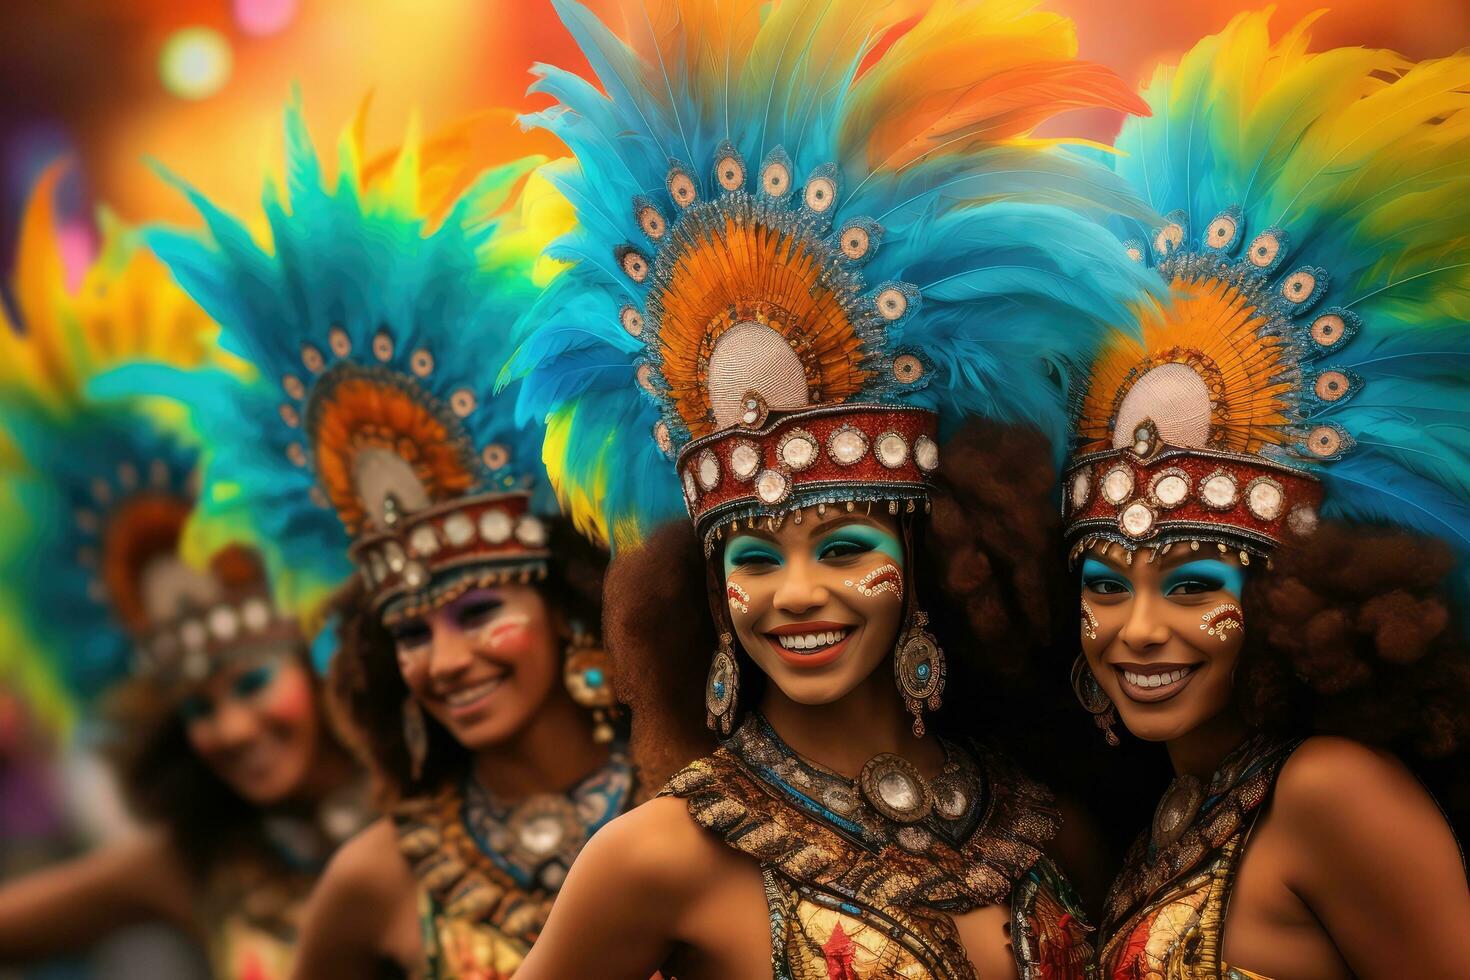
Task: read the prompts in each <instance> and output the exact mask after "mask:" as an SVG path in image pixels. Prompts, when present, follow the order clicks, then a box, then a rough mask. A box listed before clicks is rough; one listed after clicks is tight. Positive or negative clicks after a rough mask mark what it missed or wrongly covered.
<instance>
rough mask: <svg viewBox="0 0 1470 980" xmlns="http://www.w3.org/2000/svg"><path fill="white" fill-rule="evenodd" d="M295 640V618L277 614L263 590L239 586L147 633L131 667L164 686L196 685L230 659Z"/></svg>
mask: <svg viewBox="0 0 1470 980" xmlns="http://www.w3.org/2000/svg"><path fill="white" fill-rule="evenodd" d="M300 642H301V631H300V628H299V627H298V625H297V623H296V620H295V619H292V618H290V617H287V616H283V615H281V614H280V612H278V611H277V609H276V607H275V605H274V604H273V603H272V602H271V599H270V595H269V594H268V593H267V591H266V590H265V588H264V586H259V587H255V588H245V589H241V590H239V591H237V592H235V593H234V594H232V595H229V596H227V597H226V598H224V599H221V600H220V601H219V602H216V603H214V604H213V605H211V606H210V607H209V608H207V609H200V610H195V611H191V612H188V613H184V614H183V615H180V616H177V617H175V618H174V619H172V620H170V621H169V622H166V623H163V624H161V625H159V626H156V627H154V628H153V629H151V630H149V631H148V634H147V635H146V636H145V637H144V638H143V640H142V642H141V643H140V644H139V647H138V651H137V654H136V656H137V669H138V672H139V674H141V675H143V676H145V677H152V678H154V679H158V680H162V681H164V682H167V683H172V682H175V681H180V680H183V681H202V680H204V679H206V678H207V677H209V675H210V674H211V673H213V672H214V670H215V668H216V667H217V666H219V665H220V664H221V663H223V662H225V661H227V660H229V659H230V658H232V657H236V656H241V655H243V654H248V653H255V652H258V651H261V650H265V649H270V648H277V649H282V648H293V647H295V646H296V645H297V644H299V643H300Z"/></svg>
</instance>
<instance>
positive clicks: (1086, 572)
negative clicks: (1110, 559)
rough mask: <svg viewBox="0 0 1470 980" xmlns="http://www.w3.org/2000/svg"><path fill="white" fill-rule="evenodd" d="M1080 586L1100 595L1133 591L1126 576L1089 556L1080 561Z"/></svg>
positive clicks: (1131, 584)
mask: <svg viewBox="0 0 1470 980" xmlns="http://www.w3.org/2000/svg"><path fill="white" fill-rule="evenodd" d="M1082 587H1083V588H1085V589H1090V590H1091V591H1093V592H1096V593H1098V594H1100V595H1118V594H1121V593H1124V592H1132V591H1133V583H1132V582H1130V581H1129V580H1128V576H1126V575H1124V574H1123V573H1122V572H1120V571H1118V570H1117V569H1116V568H1114V567H1112V566H1111V565H1107V564H1104V563H1103V562H1100V561H1098V560H1097V559H1096V558H1089V559H1087V560H1086V561H1084V562H1083V563H1082Z"/></svg>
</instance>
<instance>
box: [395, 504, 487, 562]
mask: <svg viewBox="0 0 1470 980" xmlns="http://www.w3.org/2000/svg"><path fill="white" fill-rule="evenodd" d="M453 517H464V515H463V514H455V515H453ZM453 517H451V520H452V519H453ZM465 523H469V519H468V518H465ZM444 524H445V533H446V534H448V533H449V531H448V525H449V521H445V522H444ZM474 533H475V529H474V527H471V528H470V534H474ZM408 546H409V548H411V549H412V550H413V553H414V554H416V555H432V554H433V553H434V552H436V551H438V550H439V535H437V534H435V533H434V525H432V524H420V525H419V526H418V527H416V528H414V529H413V533H412V534H410V535H409V536H408Z"/></svg>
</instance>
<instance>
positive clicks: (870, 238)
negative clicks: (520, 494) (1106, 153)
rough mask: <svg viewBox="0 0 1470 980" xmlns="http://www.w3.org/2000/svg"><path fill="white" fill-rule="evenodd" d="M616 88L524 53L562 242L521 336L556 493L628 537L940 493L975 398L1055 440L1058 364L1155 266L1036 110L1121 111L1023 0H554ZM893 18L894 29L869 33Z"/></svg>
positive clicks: (612, 532)
mask: <svg viewBox="0 0 1470 980" xmlns="http://www.w3.org/2000/svg"><path fill="white" fill-rule="evenodd" d="M555 6H556V9H557V11H558V13H559V14H560V15H561V17H562V20H563V21H564V22H565V23H566V24H567V26H568V28H569V29H570V30H571V32H572V34H573V35H574V37H575V38H576V40H577V42H578V44H579V45H580V46H581V48H582V51H583V52H584V53H585V54H586V55H587V57H588V59H589V60H590V62H591V64H592V67H593V70H594V71H595V72H596V75H597V80H598V82H600V83H601V85H602V88H603V89H604V90H605V91H606V93H607V95H606V96H604V95H603V94H601V93H600V92H598V91H597V90H596V89H595V88H593V86H592V85H591V84H589V83H588V82H587V81H586V80H584V79H582V78H579V77H577V76H575V75H573V74H571V73H569V72H565V71H562V70H559V69H555V68H550V67H546V66H541V67H538V69H537V71H538V72H539V73H540V74H541V76H542V80H541V81H540V82H538V83H537V84H536V86H535V87H534V89H533V91H537V92H543V93H546V94H549V95H551V96H553V97H554V98H555V99H556V100H557V103H558V104H557V105H556V106H555V107H553V108H551V109H549V110H546V111H545V112H542V113H538V114H536V115H534V116H532V117H530V118H531V121H532V122H533V123H535V124H537V125H541V126H544V127H546V128H547V129H549V130H551V131H552V132H554V133H555V134H556V135H557V136H559V137H560V138H561V139H562V140H563V141H564V142H565V143H566V144H567V145H568V146H569V147H570V148H571V149H572V151H573V153H574V154H575V157H576V163H577V167H576V168H575V169H574V170H568V171H566V172H563V171H560V170H558V171H555V172H554V173H553V179H555V180H556V181H557V182H558V184H559V185H560V186H561V187H562V188H563V189H564V190H565V192H566V194H567V196H568V198H569V199H570V200H572V201H573V202H574V203H575V204H576V206H577V213H578V218H579V224H578V226H577V228H576V229H575V230H574V231H573V232H572V233H570V234H569V235H567V236H566V237H565V238H563V239H561V240H560V241H558V242H557V243H556V245H555V246H554V248H553V249H552V252H551V254H552V255H554V256H556V257H558V258H563V259H566V260H568V261H570V262H573V263H574V267H573V268H572V269H571V270H569V271H568V272H567V273H566V274H565V275H564V276H563V277H561V278H560V279H559V280H558V282H556V283H554V284H553V285H552V287H551V288H550V290H549V291H548V294H547V295H546V296H545V297H544V298H543V299H542V300H541V301H540V303H539V304H538V306H537V309H536V312H535V313H534V314H533V316H532V318H531V322H532V325H533V327H534V332H533V333H532V334H531V336H529V337H528V338H527V340H526V342H525V344H524V346H523V347H522V350H521V351H520V353H519V354H518V356H517V359H516V360H515V361H514V362H513V363H512V367H511V371H510V375H511V376H526V377H527V381H526V384H525V387H524V389H523V394H522V404H523V406H524V408H525V412H524V414H523V417H527V418H537V419H539V418H546V419H547V422H548V432H549V434H548V440H547V448H546V454H545V455H546V461H547V465H548V469H549V472H550V474H551V476H552V479H553V481H554V482H555V483H556V484H557V487H558V490H559V491H560V492H561V493H562V494H563V496H564V497H565V498H566V500H567V502H568V509H569V510H570V512H571V513H572V515H573V516H574V517H575V518H577V519H578V521H579V524H581V525H582V526H583V527H584V528H592V529H594V530H596V531H597V532H598V533H599V534H601V535H603V536H605V537H607V538H608V539H610V540H612V541H613V542H615V543H619V544H621V543H626V542H629V541H636V540H637V539H638V538H639V537H640V536H641V535H642V534H643V533H644V532H645V531H646V529H647V528H648V527H649V526H650V525H651V524H653V523H656V522H658V521H660V520H663V519H666V518H667V517H669V516H672V513H673V512H674V510H675V508H676V507H677V504H676V503H674V501H675V500H677V498H676V497H674V496H673V495H672V494H671V492H670V491H671V490H672V487H671V485H670V483H671V481H669V480H668V479H667V476H666V472H667V466H668V461H670V460H672V461H673V462H674V465H675V467H676V469H677V472H678V477H679V482H678V485H679V486H681V487H682V491H683V492H682V497H683V502H684V506H685V508H686V509H687V511H688V513H689V514H690V515H691V516H692V517H693V519H694V521H695V523H696V525H697V526H698V528H699V529H700V530H701V532H702V533H703V534H704V535H705V540H706V542H707V543H708V542H709V541H710V539H711V538H712V537H713V536H714V535H715V534H717V533H718V532H719V529H720V528H721V527H723V526H725V525H727V524H729V523H732V522H735V521H741V520H748V519H752V518H754V517H757V516H760V517H769V518H772V519H775V518H778V517H779V516H780V515H782V514H784V513H785V512H786V511H788V510H791V509H796V508H801V507H805V506H810V505H814V504H816V505H823V504H833V503H835V504H843V505H847V506H852V505H853V504H854V503H860V502H864V501H867V502H875V501H883V502H887V504H888V505H889V507H890V509H891V510H896V509H897V508H899V507H900V506H902V507H906V508H907V509H913V508H914V506H915V505H916V504H918V503H920V502H923V501H925V500H926V499H927V495H928V487H929V484H930V474H931V473H932V472H933V471H934V470H935V468H936V467H937V466H938V465H939V440H940V438H941V434H942V430H944V429H945V428H946V427H947V426H953V425H954V424H957V423H958V422H959V420H960V419H962V418H963V417H964V416H965V415H967V414H979V415H983V416H989V417H994V418H999V419H1006V420H1010V419H1015V420H1023V421H1026V422H1029V423H1033V424H1037V425H1039V426H1041V427H1042V428H1043V429H1045V430H1046V431H1047V433H1048V434H1049V435H1052V436H1055V437H1056V438H1058V439H1060V438H1062V433H1063V432H1064V431H1065V421H1064V413H1063V412H1062V410H1061V409H1060V407H1059V406H1060V401H1059V395H1058V386H1057V383H1056V380H1055V377H1056V374H1057V373H1059V372H1063V371H1065V370H1066V369H1067V367H1068V364H1069V362H1070V361H1071V360H1072V359H1074V358H1077V357H1079V356H1080V353H1081V352H1083V351H1086V350H1087V349H1088V345H1089V343H1090V342H1091V341H1092V340H1093V338H1094V337H1096V336H1097V334H1096V333H1095V331H1096V327H1097V324H1098V323H1099V322H1101V321H1103V320H1106V319H1107V318H1108V316H1109V314H1108V313H1107V311H1108V310H1118V309H1122V308H1123V307H1122V303H1123V301H1124V300H1125V299H1126V298H1129V297H1132V296H1134V295H1136V293H1137V290H1138V289H1139V285H1138V284H1139V283H1140V282H1142V281H1144V277H1140V276H1139V275H1138V273H1137V270H1133V269H1130V268H1128V267H1127V263H1121V264H1120V263H1118V262H1117V261H1116V260H1115V258H1113V257H1112V256H1111V255H1109V249H1108V247H1107V246H1106V245H1105V244H1104V243H1103V241H1102V240H1101V239H1100V238H1099V229H1098V227H1097V226H1096V225H1095V224H1094V223H1093V222H1091V221H1088V220H1086V219H1085V218H1083V217H1081V216H1079V213H1078V212H1079V211H1090V212H1093V213H1095V214H1096V213H1109V211H1110V209H1112V208H1116V207H1125V206H1127V205H1126V203H1125V199H1124V198H1122V197H1120V195H1119V194H1117V193H1116V191H1115V188H1114V185H1112V184H1111V178H1110V175H1108V174H1107V173H1106V171H1105V170H1104V169H1103V168H1098V167H1094V166H1092V165H1090V164H1087V163H1084V162H1083V161H1081V160H1080V159H1077V158H1075V157H1073V156H1070V155H1068V154H1067V153H1065V152H1063V151H1062V150H1061V149H1059V148H1058V147H1057V146H1054V145H1051V144H1050V143H1049V142H1048V141H1042V140H1036V139H1034V138H1032V137H1031V131H1032V129H1033V128H1034V127H1035V126H1036V125H1037V124H1038V123H1040V122H1042V121H1043V120H1045V119H1047V118H1049V117H1050V116H1052V115H1054V114H1056V113H1058V112H1061V111H1063V110H1066V109H1070V108H1075V107H1078V106H1106V107H1110V108H1132V107H1134V106H1135V105H1136V102H1135V100H1134V99H1133V98H1132V97H1131V96H1130V94H1129V93H1128V92H1127V91H1126V89H1125V88H1124V87H1123V86H1122V84H1121V83H1120V82H1119V81H1118V79H1116V78H1115V77H1114V76H1112V75H1111V74H1109V73H1107V72H1106V71H1104V70H1102V69H1100V68H1098V67H1096V66H1093V65H1088V64H1086V63H1083V62H1079V61H1077V60H1075V54H1076V43H1075V38H1074V37H1073V34H1072V29H1071V25H1070V23H1069V22H1067V21H1066V20H1065V19H1063V18H1060V17H1057V16H1055V15H1052V14H1045V13H1040V12H1037V11H1034V10H1032V9H1031V5H1030V4H1029V3H1022V4H993V3H968V2H965V3H935V4H920V5H919V14H918V16H917V19H916V20H913V21H910V19H909V18H908V16H907V13H906V12H905V11H904V10H899V9H898V8H897V7H896V6H895V5H891V4H884V3H876V2H865V3H851V4H841V5H839V4H803V3H794V2H788V3H776V4H769V5H767V4H763V3H756V2H747V3H736V4H734V5H731V4H716V3H714V2H712V0H687V2H671V3H667V4H656V5H653V6H652V7H651V8H647V7H645V5H643V4H631V3H630V4H629V5H628V10H627V14H628V22H629V23H630V24H631V25H633V27H631V28H630V36H629V37H628V38H627V39H623V38H619V37H617V36H615V35H614V34H613V33H612V32H610V31H609V30H608V29H607V28H606V27H605V26H604V25H603V24H601V23H600V22H598V21H597V20H596V19H595V18H594V17H593V16H592V15H591V14H590V13H589V12H588V11H587V10H586V9H584V8H583V7H581V6H579V5H577V4H576V3H573V2H570V0H558V2H556V4H555ZM880 42H881V43H880Z"/></svg>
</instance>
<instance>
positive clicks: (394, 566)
mask: <svg viewBox="0 0 1470 980" xmlns="http://www.w3.org/2000/svg"><path fill="white" fill-rule="evenodd" d="M383 560H384V561H385V562H387V563H388V569H389V570H390V571H393V572H401V571H403V563H404V562H405V561H407V560H408V556H406V555H405V554H404V553H403V546H402V545H401V544H399V543H398V542H397V541H389V542H388V543H387V544H386V545H384V546H383Z"/></svg>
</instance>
